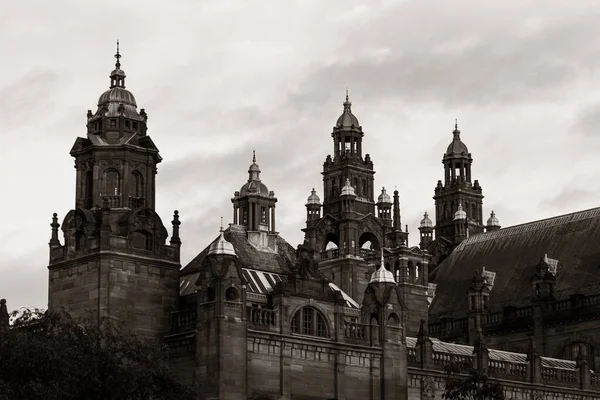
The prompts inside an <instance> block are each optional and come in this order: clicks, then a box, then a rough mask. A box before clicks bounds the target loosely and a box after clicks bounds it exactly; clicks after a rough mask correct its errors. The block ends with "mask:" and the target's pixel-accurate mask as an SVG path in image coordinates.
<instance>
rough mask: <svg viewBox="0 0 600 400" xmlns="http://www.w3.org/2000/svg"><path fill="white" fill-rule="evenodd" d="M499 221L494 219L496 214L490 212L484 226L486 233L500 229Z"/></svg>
mask: <svg viewBox="0 0 600 400" xmlns="http://www.w3.org/2000/svg"><path fill="white" fill-rule="evenodd" d="M500 228H501V226H500V221H498V218H496V213H495V212H493V211H492V213H491V214H490V217H489V218H488V220H487V224H486V225H485V230H486V232H491V231H497V230H498V229H500Z"/></svg>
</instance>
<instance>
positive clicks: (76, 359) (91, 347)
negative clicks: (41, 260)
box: [0, 310, 196, 400]
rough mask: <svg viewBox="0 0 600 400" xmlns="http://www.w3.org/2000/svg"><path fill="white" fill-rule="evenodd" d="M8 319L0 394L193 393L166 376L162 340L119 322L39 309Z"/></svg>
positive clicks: (182, 397) (67, 397) (181, 396)
mask: <svg viewBox="0 0 600 400" xmlns="http://www.w3.org/2000/svg"><path fill="white" fill-rule="evenodd" d="M12 320H13V323H12V326H11V328H10V329H8V330H5V331H4V332H2V334H1V335H0V400H5V399H31V400H37V399H48V400H50V399H61V400H62V399H64V400H79V399H81V400H83V399H89V400H95V399H102V400H104V399H126V400H137V399H140V400H142V399H143V400H147V399H166V400H188V399H190V400H191V399H195V398H196V395H195V393H194V391H193V389H192V388H188V387H186V386H184V385H182V384H180V383H178V382H177V381H176V380H174V379H173V378H172V376H171V374H170V371H169V366H168V353H167V351H166V348H165V347H164V346H161V345H158V344H156V343H152V342H147V341H143V340H141V339H140V338H138V337H136V336H134V335H132V334H131V333H129V332H127V330H126V329H125V328H124V327H123V326H122V325H118V324H116V323H113V322H110V321H108V320H106V321H103V322H102V323H101V324H98V323H93V322H91V321H74V320H73V319H72V318H71V317H70V316H69V315H68V314H67V313H65V312H50V311H47V312H42V311H40V310H33V311H30V310H25V311H22V312H21V313H16V312H14V313H13V314H12Z"/></svg>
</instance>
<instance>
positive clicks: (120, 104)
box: [96, 42, 144, 121]
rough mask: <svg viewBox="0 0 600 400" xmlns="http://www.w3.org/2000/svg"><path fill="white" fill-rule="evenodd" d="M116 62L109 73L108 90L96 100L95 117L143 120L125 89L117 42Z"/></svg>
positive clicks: (131, 95)
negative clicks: (121, 116) (96, 109)
mask: <svg viewBox="0 0 600 400" xmlns="http://www.w3.org/2000/svg"><path fill="white" fill-rule="evenodd" d="M115 58H116V59H117V62H116V64H115V69H114V70H113V71H112V72H111V73H110V88H109V89H108V90H107V91H105V92H104V93H102V94H101V95H100V97H99V98H98V111H96V116H104V117H118V116H120V115H121V114H123V116H124V117H126V118H130V119H134V120H137V121H144V118H143V117H142V116H141V115H140V114H139V113H138V112H137V103H136V101H135V97H134V96H133V94H132V93H131V92H130V91H129V90H127V89H125V71H123V70H122V69H121V62H120V59H121V54H119V42H117V54H115Z"/></svg>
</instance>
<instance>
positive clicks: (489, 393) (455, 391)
mask: <svg viewBox="0 0 600 400" xmlns="http://www.w3.org/2000/svg"><path fill="white" fill-rule="evenodd" d="M447 372H448V377H447V378H446V387H445V389H446V390H445V392H444V394H442V398H443V399H446V400H504V391H503V390H502V385H501V384H500V383H499V382H497V381H496V380H493V379H490V378H489V377H488V376H487V375H486V374H483V373H480V372H479V371H477V370H476V369H473V368H464V367H461V366H457V365H451V366H449V367H448V368H447Z"/></svg>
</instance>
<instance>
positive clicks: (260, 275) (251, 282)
mask: <svg viewBox="0 0 600 400" xmlns="http://www.w3.org/2000/svg"><path fill="white" fill-rule="evenodd" d="M199 275H200V272H193V273H191V274H187V275H185V276H183V277H181V279H180V281H179V295H180V296H186V295H188V294H193V293H194V292H195V291H196V280H197V279H198V276H199ZM242 275H243V276H244V280H245V281H246V284H247V288H248V292H250V293H256V294H268V293H271V292H272V291H273V289H274V288H275V285H277V283H279V282H285V281H287V276H286V275H284V274H275V273H272V272H266V271H259V270H256V269H249V268H242ZM329 288H330V289H331V290H332V291H334V292H340V293H341V294H342V297H343V298H344V300H345V302H346V307H349V308H360V305H359V304H358V303H357V302H356V301H354V299H352V298H351V297H350V296H348V294H346V293H345V292H344V291H343V290H342V289H340V288H339V287H338V286H337V285H335V284H334V283H333V282H329Z"/></svg>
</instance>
